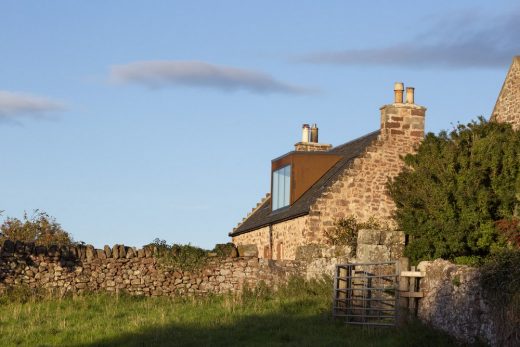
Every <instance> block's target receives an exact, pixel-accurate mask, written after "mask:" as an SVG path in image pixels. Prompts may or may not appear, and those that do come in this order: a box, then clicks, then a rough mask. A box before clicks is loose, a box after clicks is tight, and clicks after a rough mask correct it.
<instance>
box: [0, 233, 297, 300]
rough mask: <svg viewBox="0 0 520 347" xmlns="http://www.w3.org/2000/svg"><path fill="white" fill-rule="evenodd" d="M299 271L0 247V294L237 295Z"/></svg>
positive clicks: (87, 250) (261, 264)
mask: <svg viewBox="0 0 520 347" xmlns="http://www.w3.org/2000/svg"><path fill="white" fill-rule="evenodd" d="M303 272H305V270H304V264H303V263H301V262H296V261H280V262H275V261H271V260H267V259H258V258H257V257H235V258H231V257H228V258H218V257H212V258H209V260H208V262H207V264H206V265H205V266H204V267H203V268H201V269H199V270H194V271H181V270H179V269H175V268H167V267H165V266H163V265H161V264H159V263H158V260H157V259H156V257H155V256H154V249H153V248H149V247H148V248H144V249H135V248H132V247H126V246H123V245H116V246H114V247H112V248H111V247H108V246H105V248H104V249H95V248H94V247H92V246H72V247H57V246H51V247H49V248H47V247H42V246H34V245H33V244H26V243H22V242H16V243H13V242H11V241H6V242H5V243H4V244H3V246H2V247H1V248H0V291H2V290H5V289H6V288H7V287H9V286H15V285H27V286H29V287H31V288H43V289H47V290H49V291H53V292H55V293H56V294H61V295H63V294H66V293H81V292H86V291H90V292H102V291H107V292H127V293H129V294H132V295H144V296H161V295H166V296H177V295H206V294H209V293H213V294H222V293H227V292H239V291H241V289H242V288H243V287H244V286H245V285H247V286H249V287H250V288H254V287H255V286H256V285H257V284H258V283H259V282H260V281H264V282H265V283H266V284H267V285H269V286H276V285H278V284H280V283H283V282H284V281H285V280H287V279H288V278H289V277H290V276H291V275H299V274H301V273H303Z"/></svg>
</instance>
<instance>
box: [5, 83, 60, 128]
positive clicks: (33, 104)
mask: <svg viewBox="0 0 520 347" xmlns="http://www.w3.org/2000/svg"><path fill="white" fill-rule="evenodd" d="M63 108H64V107H63V105H62V104H61V103H59V102H56V101H53V100H50V99H47V98H44V97H40V96H34V95H30V94H22V93H14V92H9V91H2V90H0V121H4V122H5V121H7V122H15V123H18V122H19V121H20V120H21V119H22V118H43V117H45V116H46V114H47V113H48V112H54V111H60V110H63Z"/></svg>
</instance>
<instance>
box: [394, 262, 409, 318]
mask: <svg viewBox="0 0 520 347" xmlns="http://www.w3.org/2000/svg"><path fill="white" fill-rule="evenodd" d="M409 266H410V259H408V258H406V257H402V258H399V260H398V261H397V262H396V267H397V281H398V282H399V292H407V291H408V288H409V284H410V283H409V280H408V277H403V276H401V272H402V271H408V269H409ZM398 304H399V307H396V310H398V312H399V324H400V325H402V324H403V323H404V322H405V321H406V318H407V309H408V298H406V297H403V296H401V295H399V303H398Z"/></svg>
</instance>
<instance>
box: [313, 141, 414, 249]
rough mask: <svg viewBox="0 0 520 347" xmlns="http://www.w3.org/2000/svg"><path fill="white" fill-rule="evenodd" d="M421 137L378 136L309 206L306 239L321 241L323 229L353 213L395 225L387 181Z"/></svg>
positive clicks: (361, 217)
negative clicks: (379, 137) (386, 137)
mask: <svg viewBox="0 0 520 347" xmlns="http://www.w3.org/2000/svg"><path fill="white" fill-rule="evenodd" d="M420 139H422V136H421V137H420V138H410V139H405V138H403V139H397V140H388V139H386V140H383V139H379V140H378V141H377V142H376V143H374V144H372V145H371V146H370V147H369V148H368V149H367V151H366V153H365V154H364V155H362V156H361V157H359V158H356V159H355V160H354V163H353V165H352V166H351V167H350V168H348V169H347V170H345V171H344V173H343V174H342V175H341V177H340V178H339V179H338V180H336V181H335V182H334V183H332V184H331V186H330V187H329V188H328V189H327V190H326V191H325V192H324V193H323V194H322V196H321V197H320V198H318V199H317V201H316V202H315V203H314V204H313V205H312V206H311V209H310V213H309V218H308V220H307V225H306V229H305V234H304V237H305V238H306V239H307V240H308V242H316V243H323V242H324V231H326V230H330V229H332V228H334V222H335V221H336V220H337V219H339V218H344V217H348V216H355V217H357V218H358V220H360V221H366V220H368V219H370V218H375V219H376V220H379V221H382V222H387V223H388V227H390V228H392V227H395V225H394V224H393V220H392V213H393V212H394V210H395V204H394V202H393V200H392V199H391V198H390V196H388V194H387V190H386V183H387V181H388V179H389V178H391V177H395V176H397V175H398V174H399V172H400V171H401V169H402V168H403V165H404V163H403V161H402V159H401V156H403V155H405V154H406V153H413V151H414V150H415V147H416V146H417V145H418V143H419V142H420Z"/></svg>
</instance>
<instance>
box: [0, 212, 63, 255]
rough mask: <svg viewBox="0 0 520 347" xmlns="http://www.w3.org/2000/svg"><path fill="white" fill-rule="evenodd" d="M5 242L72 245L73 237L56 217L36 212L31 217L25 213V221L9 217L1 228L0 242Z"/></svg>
mask: <svg viewBox="0 0 520 347" xmlns="http://www.w3.org/2000/svg"><path fill="white" fill-rule="evenodd" d="M5 240H11V241H17V240H19V241H24V242H34V243H35V244H36V245H44V246H49V245H59V246H64V245H70V244H72V243H73V240H72V237H71V236H70V235H69V233H67V232H66V231H65V230H63V229H62V227H61V225H60V224H59V223H58V222H56V219H55V218H54V217H51V216H49V215H48V214H47V213H45V212H42V211H39V210H35V211H34V213H33V215H32V216H31V217H29V216H28V215H27V212H24V215H23V219H22V220H20V219H18V218H12V217H7V218H6V219H5V221H4V223H3V224H2V225H1V226H0V242H2V243H3V242H4V241H5Z"/></svg>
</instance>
